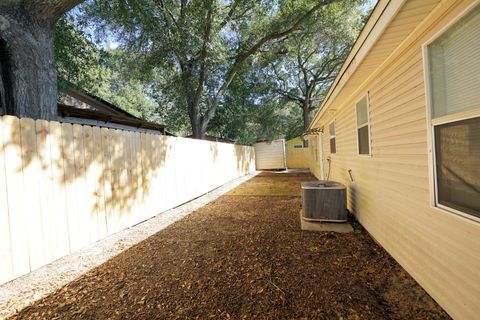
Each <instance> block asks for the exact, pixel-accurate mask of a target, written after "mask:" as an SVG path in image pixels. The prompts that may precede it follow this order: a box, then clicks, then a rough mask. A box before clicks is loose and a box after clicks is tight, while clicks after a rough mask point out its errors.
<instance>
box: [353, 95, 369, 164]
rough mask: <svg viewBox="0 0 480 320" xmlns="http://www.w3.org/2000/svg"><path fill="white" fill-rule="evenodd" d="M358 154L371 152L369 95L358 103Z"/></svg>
mask: <svg viewBox="0 0 480 320" xmlns="http://www.w3.org/2000/svg"><path fill="white" fill-rule="evenodd" d="M356 113H357V141H358V154H367V155H368V154H370V119H369V112H368V97H367V96H365V97H363V99H362V100H360V101H359V102H358V103H357V105H356Z"/></svg>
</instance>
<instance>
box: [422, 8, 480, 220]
mask: <svg viewBox="0 0 480 320" xmlns="http://www.w3.org/2000/svg"><path fill="white" fill-rule="evenodd" d="M477 5H480V3H479V2H474V3H472V4H471V5H469V6H468V7H467V8H466V9H465V10H463V11H462V12H461V13H460V14H459V15H457V16H456V17H455V18H454V19H452V20H451V21H449V23H447V24H446V25H445V26H444V27H443V28H441V29H440V30H439V31H438V32H437V33H435V34H434V35H433V36H432V37H431V38H430V39H428V40H427V41H426V42H424V43H423V45H422V54H423V77H424V81H425V97H426V114H427V128H428V130H427V146H428V171H429V172H428V175H429V185H430V188H429V190H430V208H432V209H436V210H439V211H440V212H443V213H448V214H451V215H454V216H456V217H459V218H467V219H469V220H472V221H476V222H480V218H478V217H476V216H474V215H471V214H468V213H465V212H463V211H460V210H457V209H454V208H450V207H448V206H445V205H442V204H441V203H439V202H438V180H437V170H436V168H437V162H436V155H435V150H436V146H435V127H436V126H439V125H442V124H447V123H453V122H458V121H462V120H468V119H472V118H477V117H480V106H479V107H478V108H476V109H474V110H469V111H464V112H457V113H454V114H449V115H444V116H441V117H438V118H436V119H432V116H433V112H432V107H433V104H432V97H431V88H432V84H431V81H430V60H429V55H428V46H429V45H430V44H432V43H433V42H434V41H435V40H437V39H438V38H439V37H440V36H442V35H443V34H444V33H445V32H447V31H448V30H449V29H450V28H451V27H452V26H453V25H455V24H456V23H457V22H458V21H459V20H460V19H462V18H463V17H464V16H466V15H467V14H468V13H470V12H471V11H472V10H473V9H474V8H475V7H476V6H477Z"/></svg>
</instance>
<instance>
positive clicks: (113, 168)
mask: <svg viewBox="0 0 480 320" xmlns="http://www.w3.org/2000/svg"><path fill="white" fill-rule="evenodd" d="M206 143H209V146H207V145H206ZM232 149H233V154H232V153H230V152H231V151H230V150H232ZM235 161H236V167H235V166H234V165H233V164H234V163H235ZM252 161H254V155H253V151H252V150H251V148H246V147H242V146H234V145H226V144H219V143H210V142H206V141H198V140H194V139H184V138H175V137H166V136H160V135H152V134H145V133H139V132H128V131H121V130H116V129H107V128H99V127H90V126H81V125H76V124H75V125H72V124H67V123H59V122H54V121H52V122H48V121H44V120H37V121H34V120H32V119H18V118H16V117H12V116H3V117H0V284H1V283H3V282H5V281H8V280H10V279H13V278H15V277H18V276H20V275H23V274H25V273H27V272H29V271H31V270H33V269H36V268H38V267H40V266H42V265H44V264H46V263H48V262H50V261H53V260H55V259H58V258H60V257H62V256H64V255H66V254H68V253H70V252H74V251H76V250H78V249H80V248H81V247H84V246H85V245H88V244H89V243H93V242H95V241H97V240H99V239H102V238H104V237H106V236H107V235H110V234H113V233H116V232H118V231H121V230H123V229H125V228H127V227H129V226H132V225H134V224H136V223H139V222H141V221H144V220H146V219H148V218H150V217H152V216H153V215H155V214H158V213H160V212H162V211H164V210H167V209H169V208H172V207H174V206H177V205H179V204H181V203H183V202H186V201H188V200H190V199H192V198H194V197H196V196H199V195H201V194H203V193H205V192H208V191H210V190H211V189H213V188H215V187H218V186H220V185H221V184H223V183H225V182H227V181H229V180H231V179H234V178H236V177H238V176H241V175H243V174H246V173H248V172H250V171H252V170H253V169H254V164H253V163H252ZM229 163H231V164H232V165H229Z"/></svg>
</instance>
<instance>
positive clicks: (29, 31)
mask: <svg viewBox="0 0 480 320" xmlns="http://www.w3.org/2000/svg"><path fill="white" fill-rule="evenodd" d="M83 1H84V0H1V1H0V113H5V114H11V115H17V116H20V117H31V118H36V119H39V118H41V119H55V117H56V114H57V112H56V101H57V74H56V71H55V64H54V46H53V42H54V34H55V24H56V22H57V21H58V19H59V18H60V17H61V16H62V14H63V13H65V12H67V11H68V10H70V9H71V8H73V7H74V6H75V5H77V4H79V3H81V2H83Z"/></svg>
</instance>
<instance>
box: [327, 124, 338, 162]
mask: <svg viewBox="0 0 480 320" xmlns="http://www.w3.org/2000/svg"><path fill="white" fill-rule="evenodd" d="M332 124H333V128H334V134H333V135H332V133H331V132H330V126H331V125H332ZM328 136H329V139H328V142H329V146H330V154H336V153H337V121H336V120H335V119H334V120H333V121H332V122H330V124H329V125H328ZM332 139H335V152H332V147H331V143H332Z"/></svg>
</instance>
